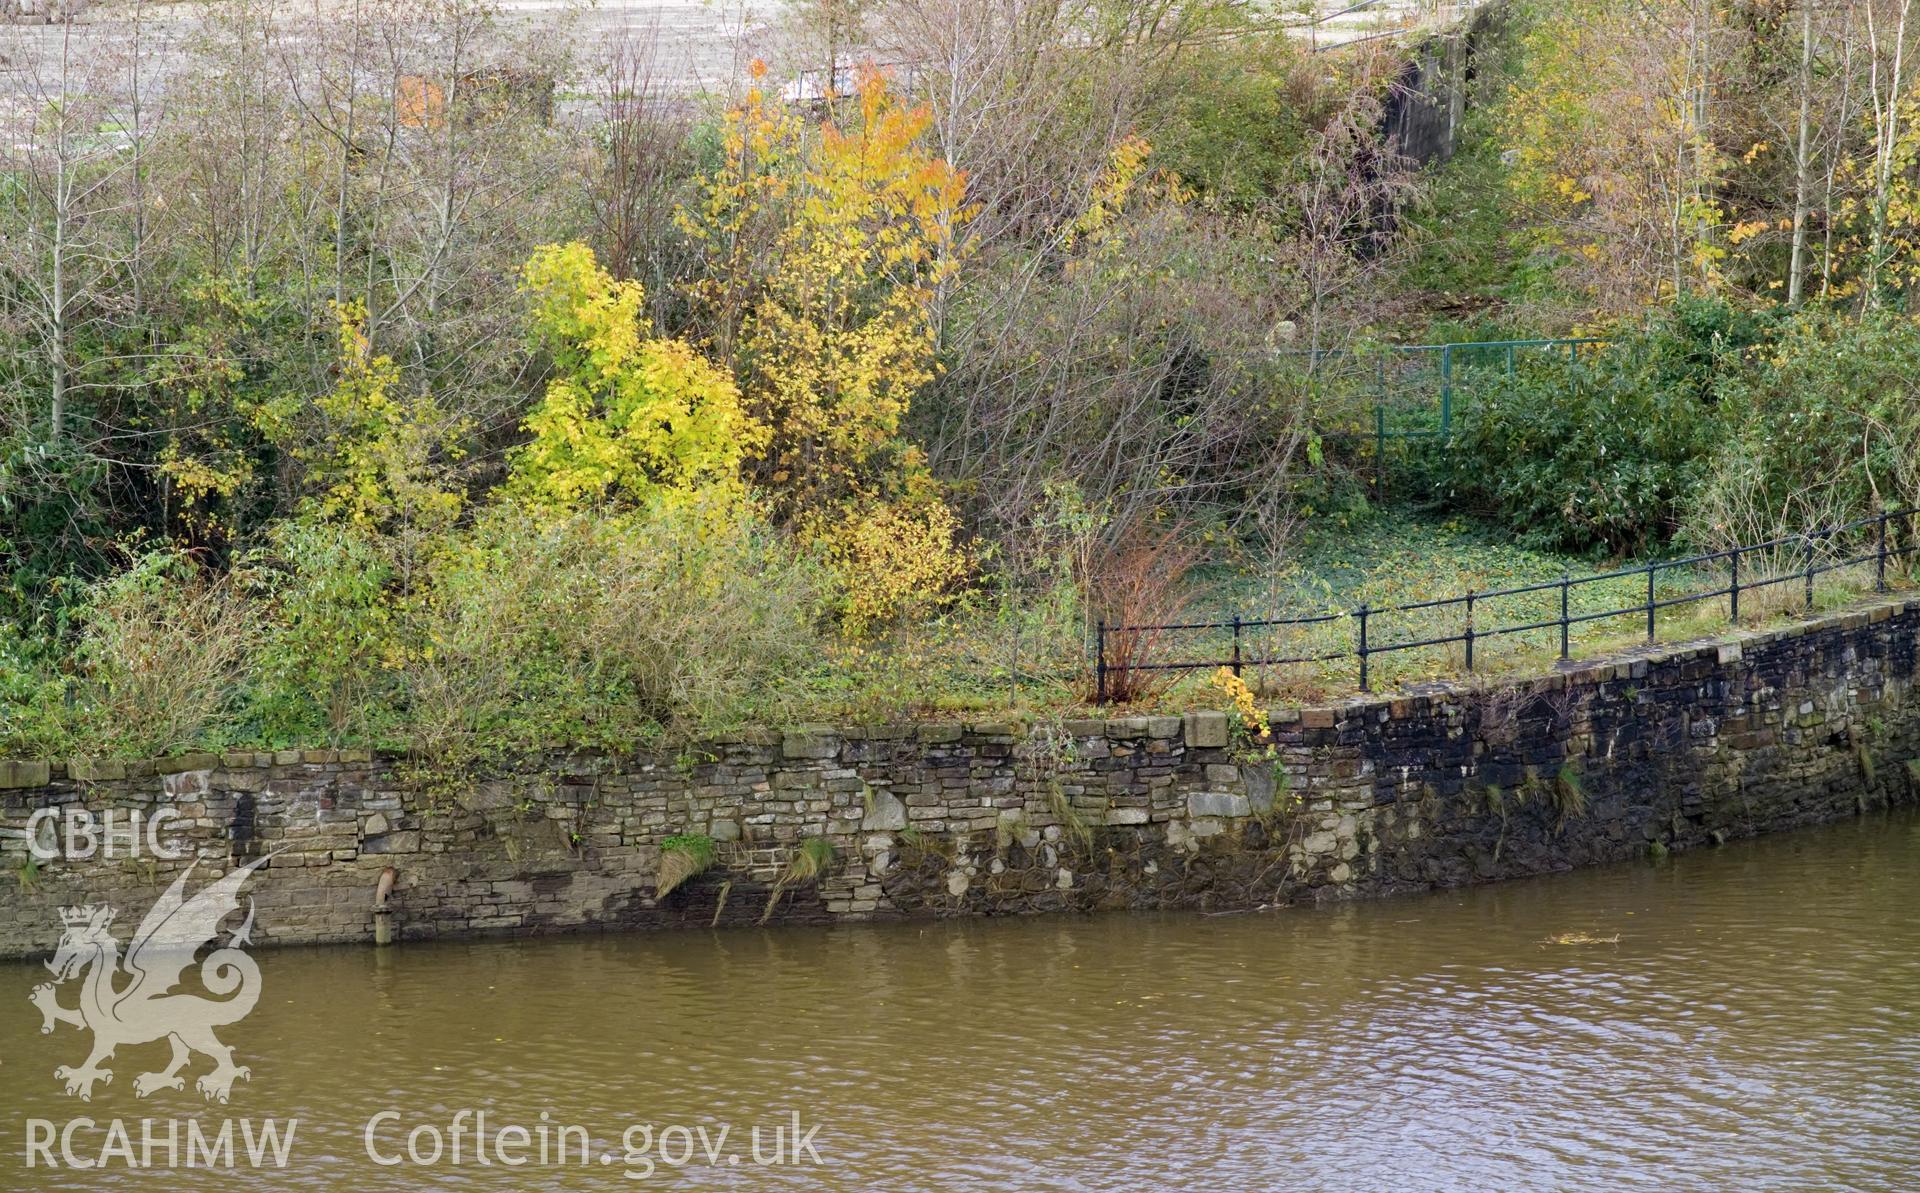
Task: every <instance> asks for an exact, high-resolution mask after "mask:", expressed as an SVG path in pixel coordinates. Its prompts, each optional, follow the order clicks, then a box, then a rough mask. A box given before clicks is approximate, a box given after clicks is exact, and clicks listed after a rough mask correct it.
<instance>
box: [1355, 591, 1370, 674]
mask: <svg viewBox="0 0 1920 1193" xmlns="http://www.w3.org/2000/svg"><path fill="white" fill-rule="evenodd" d="M1354 616H1355V617H1357V618H1359V619H1360V627H1359V629H1358V630H1357V631H1356V632H1355V633H1356V637H1357V639H1358V641H1357V642H1356V643H1355V644H1354V653H1355V654H1358V655H1359V656H1360V690H1361V691H1363V692H1364V691H1367V690H1368V688H1367V681H1368V678H1369V677H1368V675H1367V607H1366V606H1365V605H1362V606H1360V608H1359V609H1357V610H1355V611H1354Z"/></svg>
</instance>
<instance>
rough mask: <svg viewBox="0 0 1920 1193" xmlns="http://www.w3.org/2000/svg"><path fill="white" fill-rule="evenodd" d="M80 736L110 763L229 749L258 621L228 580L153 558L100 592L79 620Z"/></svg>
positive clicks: (172, 558) (182, 560)
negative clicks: (111, 757)
mask: <svg viewBox="0 0 1920 1193" xmlns="http://www.w3.org/2000/svg"><path fill="white" fill-rule="evenodd" d="M81 620H82V626H83V629H82V632H81V637H80V644H79V650H78V651H77V653H76V656H75V657H76V663H77V670H78V672H79V675H78V682H77V684H76V694H77V697H78V700H77V703H76V707H75V710H74V718H75V721H74V733H75V736H76V738H77V740H78V741H80V742H82V743H84V745H85V747H86V748H87V749H88V750H90V751H94V752H98V753H103V754H122V755H141V754H161V753H165V752H167V751H169V750H174V749H179V748H183V747H186V746H195V745H197V746H214V745H218V744H220V743H221V742H222V741H224V740H228V739H229V738H230V737H231V735H232V734H233V732H234V728H235V726H236V724H237V722H238V715H237V714H238V706H239V703H240V701H239V699H238V697H237V693H238V692H239V691H240V690H241V688H242V686H243V683H244V680H245V677H246V671H247V664H248V660H249V658H250V655H251V651H252V649H253V646H254V644H255V642H256V641H258V639H259V630H260V624H261V623H260V616H259V610H258V609H257V608H256V607H254V606H253V605H252V604H251V603H250V602H249V601H248V600H247V599H246V598H245V596H244V595H243V594H242V593H241V592H240V590H239V588H238V587H237V586H236V584H235V583H234V582H233V581H232V580H231V579H230V578H227V577H222V578H219V579H211V580H210V579H207V578H206V577H204V576H203V575H202V574H201V573H200V571H199V569H197V568H196V567H195V566H194V565H193V564H192V562H191V561H189V560H188V559H187V558H186V556H184V555H182V554H180V553H177V552H172V551H155V552H152V553H150V554H148V555H145V556H143V557H141V558H139V559H137V560H135V561H134V563H133V566H132V567H130V568H128V569H127V570H126V571H124V572H122V573H120V574H119V575H117V576H114V577H112V578H111V579H108V580H105V581H102V582H101V583H99V584H97V585H95V586H94V587H93V589H92V591H91V593H90V594H89V598H88V601H87V603H86V605H85V607H84V608H83V610H82V613H81Z"/></svg>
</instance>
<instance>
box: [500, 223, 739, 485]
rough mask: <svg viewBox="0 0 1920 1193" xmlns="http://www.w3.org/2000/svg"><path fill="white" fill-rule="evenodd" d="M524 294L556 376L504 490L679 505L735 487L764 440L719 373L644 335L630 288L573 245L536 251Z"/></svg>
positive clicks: (638, 300) (678, 346)
mask: <svg viewBox="0 0 1920 1193" xmlns="http://www.w3.org/2000/svg"><path fill="white" fill-rule="evenodd" d="M524 289H525V290H526V292H527V293H528V294H529V295H530V296H531V299H532V304H533V323H534V328H535V331H536V332H537V334H538V335H539V337H540V338H541V340H542V341H543V342H544V344H545V345H546V347H547V349H548V350H549V351H550V352H551V353H552V355H553V362H554V367H555V371H556V374H557V375H556V376H555V377H554V378H553V379H552V380H551V381H550V382H549V383H548V384H547V392H546V395H545V397H544V398H543V399H542V400H541V402H540V405H539V406H538V407H537V408H536V409H535V410H534V411H533V413H532V414H530V415H529V416H528V417H527V421H526V427H527V430H528V431H529V432H530V433H531V434H532V436H533V439H532V442H530V443H528V444H527V445H526V446H525V447H524V448H522V449H521V450H520V452H519V454H518V455H517V456H516V457H515V458H514V464H513V479H512V482H511V491H512V492H513V493H514V495H515V496H517V497H519V498H520V499H521V500H523V501H525V502H527V503H528V504H530V505H533V506H536V507H544V508H549V509H553V510H558V511H564V510H573V509H579V508H581V507H583V506H587V505H593V504H597V503H600V502H603V501H608V500H621V501H626V502H630V503H633V504H636V505H643V506H644V505H654V504H657V503H659V502H663V501H678V500H682V499H684V498H686V497H687V496H689V495H691V494H694V493H698V492H702V491H705V490H709V489H712V488H716V487H719V488H726V487H732V486H736V485H737V484H738V483H739V478H740V468H741V463H742V461H744V460H746V459H749V458H751V457H752V456H753V455H754V454H755V453H757V452H758V451H759V450H761V448H762V447H763V446H764V444H765V442H766V430H765V428H764V427H763V426H762V425H761V424H760V423H759V422H757V421H756V420H754V419H753V418H751V417H749V416H748V415H747V413H746V412H745V411H744V410H743V409H742V406H741V402H740V394H739V391H738V389H736V388H735V386H734V383H733V379H732V378H731V377H730V376H728V375H727V373H726V371H725V370H724V369H722V368H720V367H718V366H716V365H714V364H713V363H712V362H711V361H709V360H707V359H706V358H705V357H704V356H702V355H700V353H699V352H697V351H696V350H695V349H694V347H693V346H692V345H691V344H688V343H687V342H686V341H684V340H676V339H664V338H657V337H652V336H650V335H648V334H647V333H648V330H649V329H648V327H647V324H646V321H645V319H644V317H643V315H642V310H643V309H644V308H643V303H644V301H645V293H644V291H643V290H642V289H641V287H640V284H639V283H638V282H632V281H620V280H618V279H616V278H614V277H613V276H612V275H611V274H609V273H607V271H606V270H604V269H602V268H600V266H599V264H598V262H596V261H595V260H594V256H593V250H592V249H590V248H588V247H587V246H586V245H584V244H580V243H578V242H575V243H571V244H551V245H545V246H543V247H541V248H540V249H538V250H536V251H535V252H534V255H533V257H532V259H531V260H530V261H528V262H527V267H526V272H525V279H524Z"/></svg>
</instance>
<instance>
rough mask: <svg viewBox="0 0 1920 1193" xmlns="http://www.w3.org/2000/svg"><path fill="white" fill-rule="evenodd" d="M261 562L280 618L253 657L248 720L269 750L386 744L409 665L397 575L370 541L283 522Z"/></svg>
mask: <svg viewBox="0 0 1920 1193" xmlns="http://www.w3.org/2000/svg"><path fill="white" fill-rule="evenodd" d="M271 537H272V546H271V547H270V548H269V549H267V550H265V551H262V552H261V553H260V554H258V555H257V556H256V557H255V563H256V564H258V565H261V566H260V567H259V569H258V573H257V574H258V575H260V576H261V577H262V578H263V582H262V584H261V590H262V593H263V595H265V596H266V597H268V598H269V599H270V600H271V601H272V603H273V611H274V616H273V618H272V622H271V625H270V628H269V629H268V630H267V632H266V637H265V641H264V642H262V644H261V646H260V649H259V651H258V653H257V656H256V664H255V669H254V679H253V686H252V692H251V701H250V704H251V708H250V717H251V719H252V722H253V728H254V730H255V732H257V733H258V734H259V735H260V737H261V739H262V740H263V741H266V742H269V743H272V744H276V745H278V744H306V743H311V742H315V741H323V740H330V741H333V742H343V741H346V740H348V739H367V738H376V739H377V738H380V737H382V736H387V735H390V734H391V733H392V732H393V730H394V728H395V726H394V721H395V719H396V717H397V712H398V710H397V708H396V705H395V701H396V699H397V697H398V692H397V688H398V685H399V674H400V669H401V667H402V665H403V663H404V661H405V656H406V648H405V642H404V639H403V634H404V630H405V626H404V623H403V618H402V616H401V614H402V606H401V599H400V594H398V593H396V592H395V591H393V585H394V581H395V576H394V568H393V566H392V565H391V563H390V562H389V561H388V559H387V558H386V556H385V555H384V554H383V552H382V550H381V548H382V546H383V545H384V544H383V543H382V542H381V541H380V540H379V539H378V538H377V537H376V536H375V535H374V534H373V533H372V532H370V531H368V530H366V529H363V528H359V527H354V526H346V525H329V524H311V523H305V522H293V523H284V524H282V525H280V526H279V527H277V528H276V529H275V530H274V531H273V533H272V536H271Z"/></svg>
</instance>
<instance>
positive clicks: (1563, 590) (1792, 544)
mask: <svg viewBox="0 0 1920 1193" xmlns="http://www.w3.org/2000/svg"><path fill="white" fill-rule="evenodd" d="M1917 515H1920V510H1916V509H1901V510H1892V511H1887V512H1884V513H1881V514H1877V515H1875V516H1873V517H1871V518H1862V519H1860V520H1858V521H1855V522H1849V523H1847V524H1846V525H1844V526H1834V527H1829V528H1827V529H1825V530H1820V531H1814V532H1811V533H1807V534H1799V535H1789V536H1787V537H1785V538H1777V539H1773V540H1771V541H1768V542H1764V543H1752V544H1749V545H1747V546H1741V547H1732V548H1729V549H1727V550H1724V551H1712V552H1708V553H1706V554H1702V555H1690V556H1687V557H1686V558H1684V559H1668V560H1660V561H1657V562H1653V563H1648V564H1644V565H1642V566H1639V567H1632V568H1621V569H1618V570H1616V571H1611V572H1601V573H1597V574H1595V575H1590V576H1578V577H1576V576H1573V575H1571V574H1563V575H1562V576H1561V577H1560V578H1559V579H1558V580H1547V581H1542V582H1540V583H1536V584H1522V585H1518V586H1516V587H1512V588H1500V589H1488V590H1485V591H1473V590H1469V591H1468V592H1466V593H1464V594H1462V595H1460V596H1454V597H1442V598H1440V599H1438V600H1430V601H1414V602H1410V603H1407V604H1401V605H1387V606H1382V607H1380V608H1369V607H1368V606H1367V605H1361V606H1360V607H1359V608H1357V609H1353V610H1350V611H1346V612H1329V613H1319V614H1314V615H1311V616H1304V617H1278V618H1257V619H1246V618H1240V617H1234V618H1232V619H1231V620H1229V621H1195V622H1183V623H1174V624H1167V625H1108V624H1107V622H1106V621H1105V619H1102V620H1100V621H1099V622H1098V623H1097V626H1096V629H1095V646H1094V691H1095V699H1096V700H1097V701H1098V702H1099V703H1102V704H1104V703H1107V701H1108V699H1109V697H1110V693H1111V692H1112V689H1113V687H1114V686H1115V680H1116V678H1118V679H1119V680H1121V681H1122V682H1121V686H1122V688H1123V691H1124V689H1125V687H1126V686H1128V685H1127V684H1126V683H1125V673H1126V672H1154V671H1210V670H1218V669H1219V668H1222V667H1225V668H1228V669H1230V670H1231V671H1232V672H1233V673H1234V674H1235V675H1236V676H1237V675H1241V674H1242V673H1243V671H1244V670H1245V669H1247V668H1250V667H1254V668H1267V667H1287V666H1297V665H1302V664H1316V663H1331V662H1339V661H1341V660H1345V659H1353V660H1355V661H1356V662H1357V664H1358V670H1359V675H1358V678H1359V687H1360V690H1361V691H1363V692H1366V691H1370V690H1371V682H1372V674H1371V665H1370V664H1371V660H1372V659H1373V658H1374V656H1377V655H1383V654H1390V653H1393V652H1396V651H1408V650H1419V649H1427V648H1433V647H1451V646H1455V645H1458V646H1460V647H1462V648H1463V651H1464V654H1465V664H1466V670H1467V671H1468V672H1472V671H1473V669H1474V661H1475V660H1474V654H1475V647H1476V645H1477V644H1481V643H1484V642H1486V641H1487V640H1488V639H1492V638H1498V637H1502V636H1505V635H1517V634H1524V633H1528V632H1533V631H1541V630H1551V629H1557V630H1558V631H1559V648H1560V657H1561V658H1562V659H1566V658H1568V657H1569V654H1570V651H1571V649H1572V641H1573V630H1574V627H1576V626H1580V625H1584V624H1586V623H1588V622H1596V621H1604V620H1606V619H1609V618H1617V617H1626V616H1637V615H1639V614H1642V613H1644V614H1645V616H1646V633H1647V641H1649V642H1652V641H1654V640H1655V637H1656V635H1657V632H1658V627H1657V624H1656V623H1657V618H1658V614H1659V613H1660V611H1661V610H1664V609H1672V608H1676V607H1679V606H1683V605H1692V604H1697V603H1699V602H1702V601H1713V600H1719V599H1721V598H1725V599H1726V601H1727V606H1728V621H1729V623H1730V624H1735V625H1737V624H1738V623H1739V621H1740V597H1741V594H1743V593H1754V592H1759V591H1762V590H1765V589H1769V588H1774V587H1776V586H1779V585H1783V584H1802V585H1804V587H1805V592H1804V595H1803V598H1802V602H1801V603H1802V608H1803V609H1804V610H1805V611H1807V612H1811V611H1812V610H1813V605H1814V581H1815V580H1816V579H1817V578H1819V577H1820V576H1822V575H1825V574H1827V573H1829V572H1835V571H1838V570H1840V569H1842V568H1848V567H1858V566H1861V565H1865V564H1872V565H1873V567H1874V580H1873V588H1874V591H1876V592H1885V591H1886V590H1887V566H1888V564H1889V563H1891V562H1894V561H1897V560H1901V559H1904V558H1907V557H1909V556H1913V555H1916V554H1920V517H1917ZM1858 531H1869V532H1870V533H1868V534H1866V535H1865V536H1864V538H1865V540H1866V542H1867V545H1868V547H1869V548H1870V549H1868V550H1867V551H1866V552H1865V553H1864V554H1852V555H1838V556H1836V555H1833V554H1831V552H1832V549H1833V548H1834V546H1835V545H1836V543H1837V544H1839V545H1840V546H1841V547H1842V548H1843V549H1844V548H1845V547H1846V546H1848V545H1851V544H1852V543H1854V542H1855V540H1854V539H1853V538H1852V537H1851V536H1853V535H1854V533H1855V532H1858ZM1895 532H1904V533H1902V534H1901V541H1900V544H1899V545H1895V544H1894V542H1893V541H1892V538H1891V535H1892V534H1893V533H1895ZM1823 545H1824V547H1825V548H1826V549H1827V552H1828V554H1826V555H1824V556H1823V555H1822V553H1821V548H1822V546H1823ZM1782 551H1789V552H1790V554H1791V556H1792V557H1794V558H1796V559H1797V560H1798V561H1799V562H1798V563H1797V564H1796V565H1795V566H1794V567H1793V568H1791V569H1790V570H1785V571H1777V572H1775V573H1774V574H1772V575H1764V576H1760V577H1754V576H1752V575H1751V574H1750V575H1749V576H1748V577H1747V578H1746V579H1745V580H1744V582H1743V580H1742V578H1741V561H1742V560H1743V559H1745V558H1747V557H1749V556H1752V555H1755V554H1760V553H1775V552H1782ZM1708 566H1724V567H1725V568H1726V571H1727V582H1726V584H1725V585H1724V586H1721V585H1716V586H1715V587H1712V588H1707V589H1703V590H1699V591H1693V592H1689V593H1686V594H1684V595H1681V596H1668V597H1662V596H1661V595H1660V594H1659V591H1658V587H1657V580H1658V577H1659V576H1660V575H1661V574H1662V573H1668V572H1678V571H1682V570H1685V569H1694V568H1701V567H1708ZM1640 575H1644V576H1645V577H1646V599H1645V600H1644V601H1638V602H1636V603H1634V604H1631V605H1625V606H1618V607H1608V608H1604V609H1600V610H1590V609H1583V610H1580V611H1578V612H1576V611H1575V610H1574V608H1573V594H1574V592H1575V590H1577V589H1580V588H1582V587H1584V586H1587V585H1592V584H1599V583H1603V582H1617V581H1622V580H1625V579H1626V578H1629V577H1634V576H1640ZM1534 594H1557V595H1558V597H1559V602H1558V603H1559V613H1558V616H1553V617H1544V618H1543V617H1538V616H1536V617H1534V618H1533V619H1532V620H1528V621H1522V622H1516V623H1513V624H1504V625H1503V624H1495V625H1481V624H1479V622H1478V621H1477V620H1476V605H1477V606H1479V607H1480V608H1481V609H1484V608H1485V607H1486V605H1487V603H1488V602H1490V601H1494V600H1498V599H1501V598H1506V597H1520V596H1528V595H1534ZM1436 610H1459V611H1460V613H1461V614H1462V615H1463V619H1462V622H1463V628H1462V629H1461V631H1460V632H1459V633H1454V634H1430V635H1428V636H1426V637H1416V638H1412V639H1409V640H1404V641H1384V642H1383V641H1381V639H1380V636H1379V634H1378V633H1377V632H1375V633H1373V634H1371V636H1370V633H1369V631H1370V630H1372V629H1373V628H1374V627H1376V626H1377V625H1378V624H1379V619H1380V618H1382V617H1385V616H1388V615H1391V614H1409V613H1426V612H1430V611H1436ZM1338 622H1350V623H1351V632H1350V638H1349V640H1348V643H1347V644H1346V645H1345V646H1344V647H1343V648H1341V649H1338V650H1322V651H1312V652H1309V653H1306V654H1296V655H1278V656H1276V655H1263V654H1262V653H1260V652H1259V651H1257V650H1254V649H1252V647H1253V646H1255V645H1257V644H1258V640H1259V632H1260V631H1275V630H1283V629H1294V630H1300V629H1313V628H1316V627H1328V626H1332V625H1333V624H1335V623H1338ZM1223 631H1225V632H1230V633H1231V638H1230V639H1228V638H1225V637H1224V636H1223V635H1222V632H1223ZM1192 633H1206V634H1212V635H1216V636H1219V637H1220V642H1219V646H1220V648H1221V649H1220V652H1219V653H1218V654H1215V655H1214V656H1213V657H1208V658H1196V659H1186V660H1176V661H1159V660H1157V659H1155V658H1151V657H1136V656H1137V655H1139V656H1145V655H1151V654H1152V653H1154V652H1153V651H1151V650H1143V649H1142V644H1143V643H1145V642H1149V641H1152V642H1157V641H1158V638H1159V636H1160V635H1165V634H1192ZM1129 636H1130V637H1129ZM1116 639H1118V641H1117V642H1116ZM1110 646H1117V647H1118V649H1117V650H1110Z"/></svg>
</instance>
